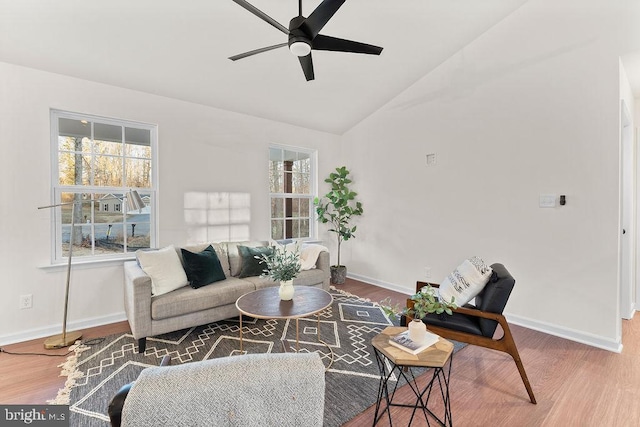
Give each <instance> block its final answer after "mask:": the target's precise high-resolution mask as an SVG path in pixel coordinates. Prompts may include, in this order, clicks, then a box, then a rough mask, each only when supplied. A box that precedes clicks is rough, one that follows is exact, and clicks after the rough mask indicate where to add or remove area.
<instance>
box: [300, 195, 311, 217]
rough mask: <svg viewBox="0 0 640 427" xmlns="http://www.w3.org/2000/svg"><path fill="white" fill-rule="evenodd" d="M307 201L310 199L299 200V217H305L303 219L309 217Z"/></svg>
mask: <svg viewBox="0 0 640 427" xmlns="http://www.w3.org/2000/svg"><path fill="white" fill-rule="evenodd" d="M309 201H310V199H308V198H301V199H300V216H301V217H305V218H308V217H309V204H310V203H309Z"/></svg>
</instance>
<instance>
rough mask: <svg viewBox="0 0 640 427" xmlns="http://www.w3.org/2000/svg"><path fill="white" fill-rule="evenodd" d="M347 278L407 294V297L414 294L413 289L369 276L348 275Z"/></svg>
mask: <svg viewBox="0 0 640 427" xmlns="http://www.w3.org/2000/svg"><path fill="white" fill-rule="evenodd" d="M347 277H348V278H349V279H353V280H358V281H360V282H364V283H368V284H370V285H374V286H378V287H380V288H384V289H389V290H390V291H394V292H400V293H402V294H406V295H407V296H409V295H413V294H414V292H413V289H407V288H403V287H401V286H398V285H396V284H394V283H389V282H383V281H381V280H377V279H373V278H371V277H367V276H362V275H360V274H353V273H347Z"/></svg>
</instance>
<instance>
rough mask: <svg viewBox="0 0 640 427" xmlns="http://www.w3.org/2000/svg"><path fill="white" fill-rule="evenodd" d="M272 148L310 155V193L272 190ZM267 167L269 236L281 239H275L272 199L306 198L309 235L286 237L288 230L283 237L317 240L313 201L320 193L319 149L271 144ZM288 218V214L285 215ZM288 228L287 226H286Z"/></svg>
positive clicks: (286, 238) (287, 238)
mask: <svg viewBox="0 0 640 427" xmlns="http://www.w3.org/2000/svg"><path fill="white" fill-rule="evenodd" d="M272 149H276V150H281V151H282V152H283V153H284V152H285V151H290V152H295V153H303V154H305V155H308V156H309V163H310V171H309V190H310V193H308V194H307V193H284V192H280V193H272V192H271V150H272ZM267 167H268V171H267V174H268V175H267V176H268V178H269V183H268V185H269V188H268V191H269V237H270V238H271V239H272V240H280V239H275V238H274V237H273V234H272V232H273V229H272V222H273V220H274V217H273V216H272V215H273V212H272V200H273V199H274V198H285V199H287V198H290V199H293V198H304V199H308V200H309V235H308V236H307V237H286V231H285V235H284V236H285V237H283V239H285V240H296V241H298V240H299V241H315V240H317V233H318V227H317V226H316V223H317V221H316V219H315V208H314V205H313V201H314V199H315V197H316V195H317V194H318V151H317V150H315V149H311V148H304V147H294V146H290V145H282V144H269V147H268V163H267ZM285 215H286V213H285ZM285 218H286V216H285ZM298 218H303V217H298ZM275 219H279V218H275ZM285 229H286V227H285Z"/></svg>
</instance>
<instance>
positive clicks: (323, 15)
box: [304, 0, 345, 38]
mask: <svg viewBox="0 0 640 427" xmlns="http://www.w3.org/2000/svg"><path fill="white" fill-rule="evenodd" d="M344 1H345V0H324V1H323V2H322V3H320V5H319V6H318V7H316V9H315V10H314V11H313V12H311V15H309V17H308V18H307V19H306V20H305V21H304V22H305V23H304V25H305V26H306V29H307V32H308V33H309V35H310V36H311V38H314V37H315V36H317V35H318V33H319V32H320V30H322V27H324V26H325V25H326V24H327V22H329V19H331V17H332V16H333V15H334V14H335V13H336V12H337V11H338V9H340V6H342V5H343V4H344Z"/></svg>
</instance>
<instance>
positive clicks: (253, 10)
mask: <svg viewBox="0 0 640 427" xmlns="http://www.w3.org/2000/svg"><path fill="white" fill-rule="evenodd" d="M233 1H234V2H235V3H237V4H239V5H240V6H242V7H244V8H245V9H247V10H248V11H249V12H251V13H253V14H254V15H256V16H257V17H258V18H260V19H262V20H263V21H265V22H267V23H269V24H271V25H273V26H274V27H276V28H277V29H278V30H280V31H282V32H283V33H285V34H287V35H288V34H289V29H288V28H287V27H285V26H284V25H282V24H280V23H279V22H278V21H276V20H275V19H273V18H272V17H270V16H269V15H267V14H266V13H264V12H263V11H261V10H260V9H258V8H257V7H255V6H254V5H252V4H250V3H248V2H246V1H245V0H233Z"/></svg>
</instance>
